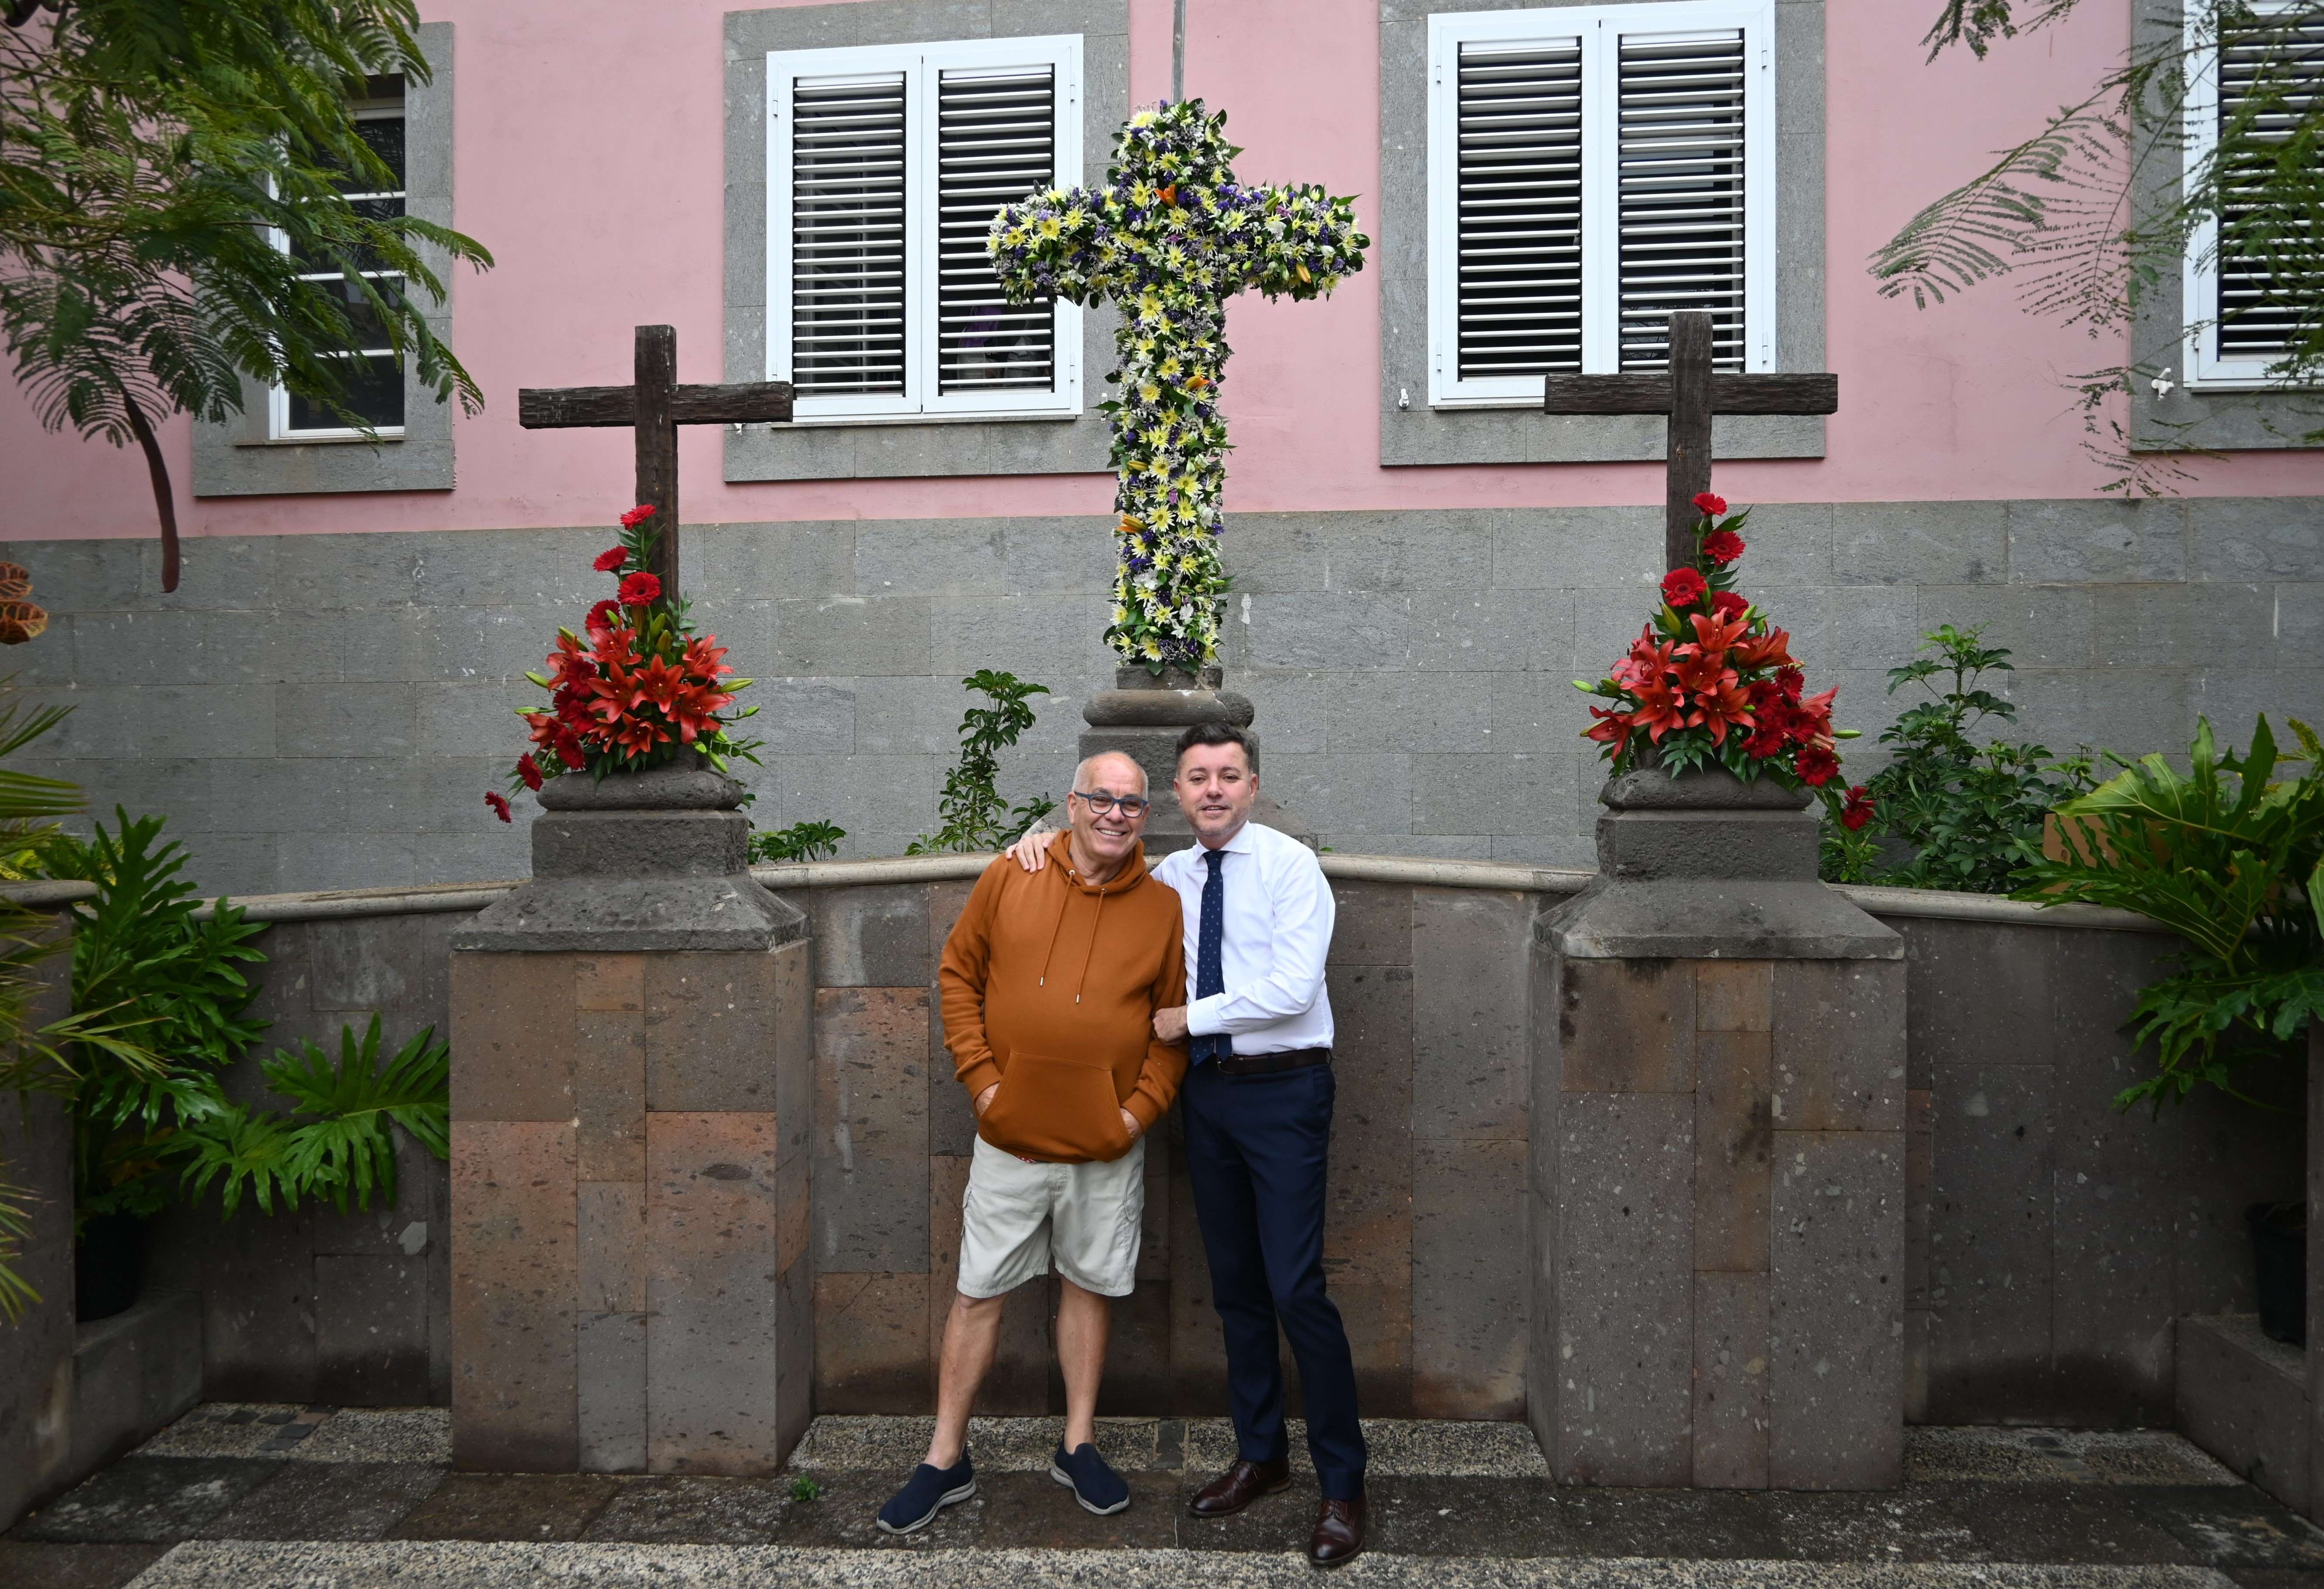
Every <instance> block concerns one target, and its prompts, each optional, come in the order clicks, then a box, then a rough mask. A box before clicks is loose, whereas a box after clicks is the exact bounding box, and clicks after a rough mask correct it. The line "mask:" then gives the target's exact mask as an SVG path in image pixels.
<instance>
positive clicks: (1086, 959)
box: [1033, 857, 1143, 1004]
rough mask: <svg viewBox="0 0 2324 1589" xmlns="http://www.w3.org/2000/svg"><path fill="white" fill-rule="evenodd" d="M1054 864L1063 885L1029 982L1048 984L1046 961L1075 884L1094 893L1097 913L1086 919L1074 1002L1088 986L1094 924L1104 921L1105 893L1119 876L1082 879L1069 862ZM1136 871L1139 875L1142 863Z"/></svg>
mask: <svg viewBox="0 0 2324 1589" xmlns="http://www.w3.org/2000/svg"><path fill="white" fill-rule="evenodd" d="M1055 858H1056V857H1053V859H1055ZM1141 860H1142V857H1141ZM1058 865H1059V867H1060V869H1061V870H1062V871H1063V873H1065V888H1064V889H1063V890H1061V891H1060V892H1059V893H1058V895H1057V917H1056V920H1054V921H1052V922H1050V923H1049V947H1047V948H1046V949H1044V950H1043V951H1042V952H1041V975H1040V980H1038V981H1037V982H1036V983H1035V984H1033V985H1034V986H1036V987H1047V986H1048V985H1049V962H1050V960H1051V959H1052V958H1054V957H1055V956H1056V952H1057V935H1058V934H1060V933H1062V932H1063V931H1065V912H1066V911H1067V910H1071V909H1072V908H1073V903H1074V890H1075V889H1077V888H1078V889H1082V890H1083V891H1084V892H1089V893H1094V894H1095V895H1097V917H1096V919H1094V920H1093V921H1092V922H1091V923H1090V931H1089V941H1088V942H1087V943H1086V944H1084V945H1083V946H1082V974H1081V976H1080V977H1079V979H1077V980H1076V981H1075V982H1074V1003H1076V1004H1078V1003H1080V1002H1082V990H1083V989H1084V988H1086V987H1087V986H1089V968H1090V961H1091V959H1092V958H1093V957H1094V956H1095V955H1096V954H1097V933H1098V928H1101V927H1102V926H1104V925H1105V896H1106V895H1107V894H1109V893H1111V892H1113V884H1114V882H1121V881H1122V879H1120V878H1118V877H1117V878H1116V879H1114V880H1113V882H1101V883H1094V884H1089V883H1084V882H1082V880H1081V873H1078V872H1075V871H1074V868H1073V865H1072V864H1071V863H1070V862H1067V861H1064V860H1058ZM1140 875H1143V868H1142V865H1141V870H1140Z"/></svg>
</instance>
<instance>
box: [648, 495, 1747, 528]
mask: <svg viewBox="0 0 2324 1589" xmlns="http://www.w3.org/2000/svg"><path fill="white" fill-rule="evenodd" d="M1722 511H1723V510H1722ZM653 516H654V510H653V503H650V502H641V503H638V505H637V506H635V507H633V508H632V509H631V510H630V511H629V512H628V513H623V514H622V529H624V530H634V529H636V528H637V527H638V526H639V525H641V524H642V523H644V522H646V521H647V520H648V519H650V518H652V517H653Z"/></svg>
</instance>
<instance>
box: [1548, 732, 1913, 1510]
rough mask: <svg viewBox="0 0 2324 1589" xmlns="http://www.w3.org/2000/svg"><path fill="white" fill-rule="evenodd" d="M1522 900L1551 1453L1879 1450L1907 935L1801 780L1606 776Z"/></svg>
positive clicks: (1896, 1204) (1627, 1476)
mask: <svg viewBox="0 0 2324 1589" xmlns="http://www.w3.org/2000/svg"><path fill="white" fill-rule="evenodd" d="M1599 799H1600V801H1601V802H1602V803H1603V804H1604V805H1605V806H1606V807H1607V808H1609V809H1608V814H1607V815H1605V816H1603V817H1601V818H1600V819H1599V823H1598V855H1599V867H1600V874H1599V878H1598V880H1597V881H1596V882H1593V883H1592V884H1591V886H1590V887H1589V888H1588V889H1587V890H1585V891H1584V892H1582V893H1581V894H1579V895H1577V896H1575V897H1574V898H1573V899H1572V900H1571V901H1567V902H1565V903H1563V905H1561V906H1559V907H1558V908H1556V909H1555V910H1551V911H1548V912H1546V913H1545V915H1544V916H1543V918H1542V919H1540V921H1539V922H1538V923H1537V925H1536V927H1535V941H1534V962H1535V964H1534V995H1533V996H1534V1001H1535V1013H1534V1020H1533V1040H1534V1045H1535V1053H1534V1101H1533V1111H1532V1125H1531V1142H1532V1146H1531V1154H1532V1159H1533V1171H1532V1195H1531V1200H1530V1201H1531V1216H1532V1222H1533V1227H1534V1228H1533V1263H1534V1286H1535V1300H1534V1307H1533V1326H1532V1341H1531V1345H1530V1352H1529V1361H1528V1363H1527V1386H1528V1389H1527V1415H1528V1417H1529V1418H1530V1420H1531V1421H1532V1424H1533V1427H1534V1431H1535V1435H1536V1436H1537V1437H1539V1439H1540V1441H1541V1446H1542V1449H1543V1451H1544V1452H1545V1453H1546V1454H1547V1455H1548V1458H1549V1462H1550V1465H1551V1467H1552V1469H1553V1471H1554V1473H1555V1474H1556V1476H1557V1477H1558V1479H1559V1480H1560V1481H1562V1482H1564V1483H1593V1484H1637V1485H1694V1486H1700V1487H1715V1488H1721V1489H1779V1490H1848V1489H1869V1488H1877V1487H1881V1486H1886V1485H1892V1484H1895V1483H1898V1482H1900V1480H1901V1479H1902V1476H1903V1472H1902V1470H1903V1453H1904V943H1903V940H1902V939H1901V938H1898V937H1897V935H1896V934H1895V933H1894V932H1891V931H1890V930H1889V929H1888V928H1886V927H1883V926H1882V925H1880V923H1878V922H1877V921H1875V920H1874V919H1872V918H1871V917H1869V916H1867V915H1866V914H1865V913H1864V912H1863V911H1862V910H1858V909H1857V908H1856V907H1855V906H1854V905H1853V904H1851V903H1849V901H1847V900H1846V899H1844V898H1842V897H1841V896H1840V894H1838V893H1836V892H1832V891H1831V889H1829V888H1826V887H1825V886H1824V885H1823V884H1821V883H1820V882H1817V881H1816V821H1815V818H1813V817H1812V815H1810V813H1809V812H1808V811H1807V810H1806V809H1804V807H1805V806H1806V805H1807V803H1808V800H1809V797H1808V796H1807V795H1806V794H1804V793H1799V794H1794V793H1791V792H1788V791H1785V790H1783V789H1781V788H1779V787H1777V786H1775V785H1774V784H1772V783H1760V784H1745V783H1742V782H1740V781H1738V780H1737V779H1735V778H1734V777H1733V776H1732V775H1730V774H1729V773H1727V772H1725V771H1711V772H1708V773H1701V772H1690V773H1687V774H1685V775H1683V776H1681V777H1679V778H1675V779H1674V778H1672V777H1670V776H1668V775H1667V774H1665V773H1664V772H1662V771H1635V772H1631V773H1628V774H1626V775H1624V776H1622V777H1620V778H1617V779H1614V780H1612V781H1609V783H1608V785H1607V786H1606V789H1605V791H1604V792H1603V793H1602V794H1601V795H1600V797H1599Z"/></svg>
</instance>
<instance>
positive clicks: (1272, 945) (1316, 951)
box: [1186, 845, 1337, 1037]
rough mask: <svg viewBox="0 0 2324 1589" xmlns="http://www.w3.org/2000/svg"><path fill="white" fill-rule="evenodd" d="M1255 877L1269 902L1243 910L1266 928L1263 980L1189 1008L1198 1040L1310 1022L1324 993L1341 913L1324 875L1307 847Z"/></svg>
mask: <svg viewBox="0 0 2324 1589" xmlns="http://www.w3.org/2000/svg"><path fill="white" fill-rule="evenodd" d="M1252 859H1253V860H1258V859H1259V857H1258V856H1257V855H1254V856H1253V857H1252ZM1303 862H1304V863H1305V864H1301V863H1303ZM1251 870H1252V871H1253V872H1254V873H1257V874H1258V875H1257V876H1256V877H1255V878H1254V879H1253V880H1252V881H1253V882H1255V883H1256V884H1257V885H1258V886H1259V888H1260V889H1262V890H1263V891H1265V895H1266V898H1265V899H1264V900H1263V901H1242V903H1243V905H1244V906H1246V907H1248V908H1249V909H1250V910H1251V911H1252V912H1253V914H1254V915H1257V916H1259V919H1260V920H1261V921H1263V922H1265V923H1266V927H1265V928H1264V938H1265V941H1266V943H1267V946H1268V964H1267V966H1266V969H1265V971H1264V972H1263V973H1261V974H1260V975H1259V976H1258V977H1257V978H1256V979H1254V980H1251V981H1248V982H1245V983H1243V984H1241V985H1240V986H1237V987H1231V988H1229V989H1227V991H1226V992H1224V993H1213V994H1212V995H1211V996H1210V997H1209V998H1207V999H1196V1000H1194V1001H1193V1002H1191V1003H1189V1004H1188V1005H1187V1006H1186V1030H1188V1031H1190V1032H1193V1033H1194V1034H1195V1035H1196V1036H1198V1037H1207V1036H1210V1035H1211V1034H1213V1033H1214V1032H1226V1033H1229V1034H1234V1033H1238V1032H1247V1031H1257V1030H1260V1029H1261V1028H1264V1027H1268V1026H1273V1025H1274V1024H1276V1023H1277V1021H1284V1020H1286V1019H1287V1018H1289V1017H1291V1016H1295V1015H1303V1014H1305V1013H1306V1012H1308V1011H1309V1010H1311V1009H1313V1008H1314V1005H1315V1001H1316V999H1317V998H1318V997H1319V996H1320V995H1321V994H1322V993H1323V959H1324V956H1326V955H1327V954H1329V953H1330V951H1331V947H1332V924H1333V918H1334V916H1335V915H1336V913H1337V910H1336V907H1335V906H1334V904H1333V900H1332V885H1331V884H1330V883H1328V882H1325V881H1324V880H1323V867H1322V866H1320V865H1319V864H1316V861H1315V857H1314V855H1311V854H1309V853H1308V852H1307V850H1306V848H1305V846H1304V845H1303V846H1300V848H1299V850H1298V853H1297V854H1296V855H1291V856H1288V857H1287V858H1286V859H1285V860H1280V861H1277V862H1276V863H1275V864H1272V865H1264V864H1262V865H1259V866H1254V867H1252V868H1251ZM1230 898H1231V896H1230ZM1229 909H1230V910H1234V909H1236V907H1235V906H1234V905H1233V904H1230V906H1229ZM1238 913H1240V912H1239V911H1238ZM1189 975H1192V968H1191V967H1190V968H1189Z"/></svg>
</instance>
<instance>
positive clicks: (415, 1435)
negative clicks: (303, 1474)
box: [291, 1407, 452, 1467]
mask: <svg viewBox="0 0 2324 1589" xmlns="http://www.w3.org/2000/svg"><path fill="white" fill-rule="evenodd" d="M291 1456H292V1458H293V1459H294V1460H296V1461H300V1462H371V1463H429V1464H434V1465H436V1466H438V1467H445V1466H448V1465H450V1464H451V1461H452V1418H451V1411H450V1409H448V1408H443V1407H343V1408H340V1409H337V1411H335V1412H333V1413H332V1414H331V1415H330V1416H329V1417H328V1418H324V1419H323V1420H322V1421H321V1423H320V1424H318V1426H317V1427H316V1430H315V1432H314V1434H313V1435H311V1436H309V1437H308V1438H307V1439H305V1440H304V1441H301V1442H300V1446H299V1448H298V1449H297V1450H295V1451H293V1452H292V1453H291Z"/></svg>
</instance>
